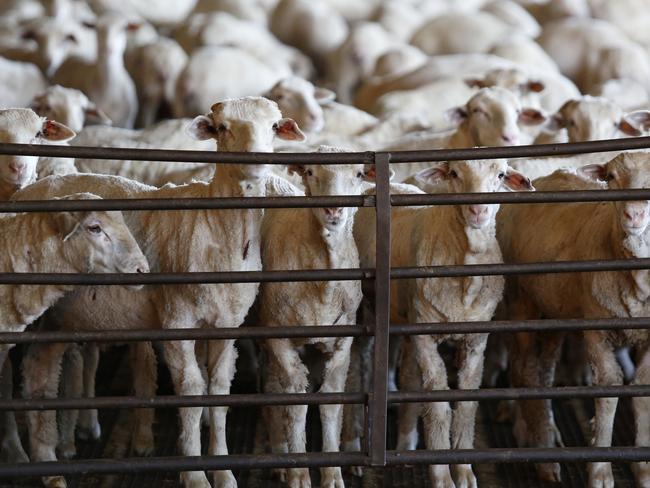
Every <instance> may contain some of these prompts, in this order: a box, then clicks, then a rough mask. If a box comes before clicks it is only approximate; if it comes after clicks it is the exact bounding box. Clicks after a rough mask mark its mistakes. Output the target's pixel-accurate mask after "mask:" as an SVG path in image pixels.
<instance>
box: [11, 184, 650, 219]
mask: <svg viewBox="0 0 650 488" xmlns="http://www.w3.org/2000/svg"><path fill="white" fill-rule="evenodd" d="M390 200H391V205H393V206H397V207H405V206H415V205H418V206H419V205H470V204H475V203H488V204H491V203H514V204H523V203H562V202H573V203H576V202H612V201H629V200H650V189H647V188H645V189H630V190H580V191H556V192H496V193H434V194H428V193H425V194H422V195H419V194H408V195H391V197H390ZM375 201H376V197H375V195H362V196H359V195H343V196H305V197H302V196H300V197H294V196H286V197H229V198H149V199H144V198H123V199H106V200H104V199H102V200H24V201H8V202H7V201H5V202H0V213H15V212H82V211H89V210H122V211H143V210H211V209H222V210H223V209H245V208H319V207H374V206H375Z"/></svg>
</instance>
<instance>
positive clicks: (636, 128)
mask: <svg viewBox="0 0 650 488" xmlns="http://www.w3.org/2000/svg"><path fill="white" fill-rule="evenodd" d="M618 129H619V130H620V131H621V132H623V133H624V134H627V135H628V136H640V135H642V134H643V132H645V131H648V130H650V111H648V110H636V111H634V112H630V113H629V114H625V115H624V116H623V118H622V119H621V121H620V122H619V123H618Z"/></svg>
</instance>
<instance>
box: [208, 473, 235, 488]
mask: <svg viewBox="0 0 650 488" xmlns="http://www.w3.org/2000/svg"><path fill="white" fill-rule="evenodd" d="M212 479H213V481H214V488H237V480H236V479H235V476H234V475H233V474H232V471H214V472H213V473H212Z"/></svg>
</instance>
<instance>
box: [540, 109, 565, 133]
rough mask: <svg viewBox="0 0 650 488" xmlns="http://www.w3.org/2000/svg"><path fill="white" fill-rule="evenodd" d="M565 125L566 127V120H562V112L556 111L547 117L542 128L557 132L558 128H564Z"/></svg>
mask: <svg viewBox="0 0 650 488" xmlns="http://www.w3.org/2000/svg"><path fill="white" fill-rule="evenodd" d="M565 127H566V120H564V117H563V116H562V114H561V113H559V112H558V113H556V114H554V115H553V116H551V117H549V118H548V121H547V122H546V125H545V126H544V130H546V131H548V132H557V131H559V130H562V129H564V128H565Z"/></svg>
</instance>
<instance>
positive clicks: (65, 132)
mask: <svg viewBox="0 0 650 488" xmlns="http://www.w3.org/2000/svg"><path fill="white" fill-rule="evenodd" d="M74 136H75V133H74V132H73V131H72V130H70V129H69V128H68V127H66V126H65V125H63V124H60V123H58V122H55V121H53V120H48V119H45V118H43V117H39V116H38V115H36V113H34V111H33V110H30V109H6V110H0V142H3V143H12V144H40V143H41V142H43V141H51V142H56V141H62V142H63V141H67V140H69V139H72V138H73V137H74ZM37 163H38V157H36V156H9V155H3V156H0V184H1V185H2V186H4V187H6V188H12V189H14V190H17V189H19V188H22V187H23V186H25V185H28V184H29V183H32V182H33V181H34V180H35V179H36V164H37Z"/></svg>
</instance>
